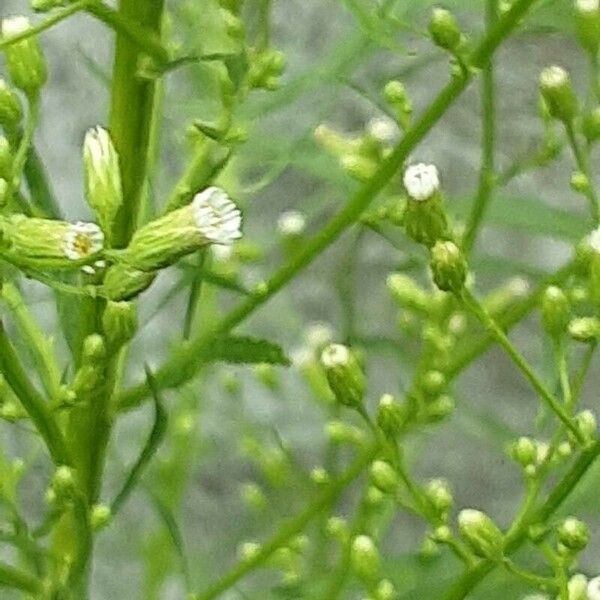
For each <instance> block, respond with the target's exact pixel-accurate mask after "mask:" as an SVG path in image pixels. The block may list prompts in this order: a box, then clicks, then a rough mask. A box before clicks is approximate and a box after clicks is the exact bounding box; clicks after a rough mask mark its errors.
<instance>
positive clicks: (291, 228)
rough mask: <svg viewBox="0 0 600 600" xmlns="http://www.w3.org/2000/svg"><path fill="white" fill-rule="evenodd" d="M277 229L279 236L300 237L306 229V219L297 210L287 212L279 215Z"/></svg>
mask: <svg viewBox="0 0 600 600" xmlns="http://www.w3.org/2000/svg"><path fill="white" fill-rule="evenodd" d="M277 229H278V231H279V233H281V235H284V236H295V235H301V234H302V233H303V232H304V230H305V229H306V218H305V217H304V215H303V214H302V213H301V212H300V211H298V210H288V211H286V212H283V213H281V214H280V215H279V219H277Z"/></svg>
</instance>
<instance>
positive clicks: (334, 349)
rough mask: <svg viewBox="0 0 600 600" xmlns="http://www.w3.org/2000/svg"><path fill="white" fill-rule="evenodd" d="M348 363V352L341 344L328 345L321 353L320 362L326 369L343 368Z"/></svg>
mask: <svg viewBox="0 0 600 600" xmlns="http://www.w3.org/2000/svg"><path fill="white" fill-rule="evenodd" d="M349 361H350V350H348V348H347V347H346V346H343V345H342V344H329V346H327V348H325V350H323V352H322V353H321V362H322V363H323V366H324V367H325V368H326V369H334V368H335V367H343V366H346V365H347V364H348V362H349Z"/></svg>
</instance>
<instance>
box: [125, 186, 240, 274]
mask: <svg viewBox="0 0 600 600" xmlns="http://www.w3.org/2000/svg"><path fill="white" fill-rule="evenodd" d="M241 224H242V217H241V213H240V211H239V209H238V208H237V206H236V205H235V204H234V203H233V202H232V201H231V200H230V199H229V196H227V194H226V193H225V192H224V191H223V190H222V189H220V188H216V187H209V188H207V189H205V190H204V191H202V192H200V193H199V194H196V196H195V197H194V200H193V201H192V202H191V203H190V204H188V205H187V206H184V207H183V208H179V209H177V210H174V211H171V212H170V213H167V214H166V215H164V216H163V217H160V218H158V219H156V220H154V221H152V222H150V223H148V224H147V225H145V226H144V227H142V228H141V229H138V231H136V233H135V234H134V235H133V238H132V239H131V242H130V244H129V247H128V248H127V252H126V257H127V258H126V260H127V262H128V263H129V264H130V265H131V266H132V267H135V268H136V269H139V270H140V271H155V270H158V269H162V268H164V267H167V266H169V265H171V264H173V263H174V262H176V261H177V260H178V259H179V258H181V257H182V256H185V255H186V254H189V253H191V252H194V251H195V250H198V249H200V248H202V247H204V246H207V245H208V244H222V245H225V246H228V245H231V244H233V242H234V241H235V240H237V239H239V238H240V237H241V236H242V232H241V230H240V227H241Z"/></svg>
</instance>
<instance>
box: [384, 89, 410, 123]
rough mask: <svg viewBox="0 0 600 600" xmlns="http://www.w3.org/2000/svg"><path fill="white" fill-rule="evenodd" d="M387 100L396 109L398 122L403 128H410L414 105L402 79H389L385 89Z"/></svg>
mask: <svg viewBox="0 0 600 600" xmlns="http://www.w3.org/2000/svg"><path fill="white" fill-rule="evenodd" d="M383 95H384V97H385V100H386V102H387V103H388V104H389V105H390V106H391V107H392V108H393V109H394V113H395V116H396V119H397V120H398V123H399V124H400V126H401V127H402V128H403V129H408V127H409V126H410V120H411V117H412V113H413V105H412V102H411V99H410V97H409V95H408V93H407V91H406V88H405V87H404V85H403V84H402V83H401V82H400V81H394V80H392V81H388V82H387V83H386V85H385V88H384V89H383Z"/></svg>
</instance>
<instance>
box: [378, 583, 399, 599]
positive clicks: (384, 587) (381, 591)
mask: <svg viewBox="0 0 600 600" xmlns="http://www.w3.org/2000/svg"><path fill="white" fill-rule="evenodd" d="M375 598H376V600H394V598H396V589H395V588H394V584H393V583H392V582H391V581H390V580H389V579H382V580H381V581H380V582H379V585H378V586H377V590H375Z"/></svg>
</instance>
